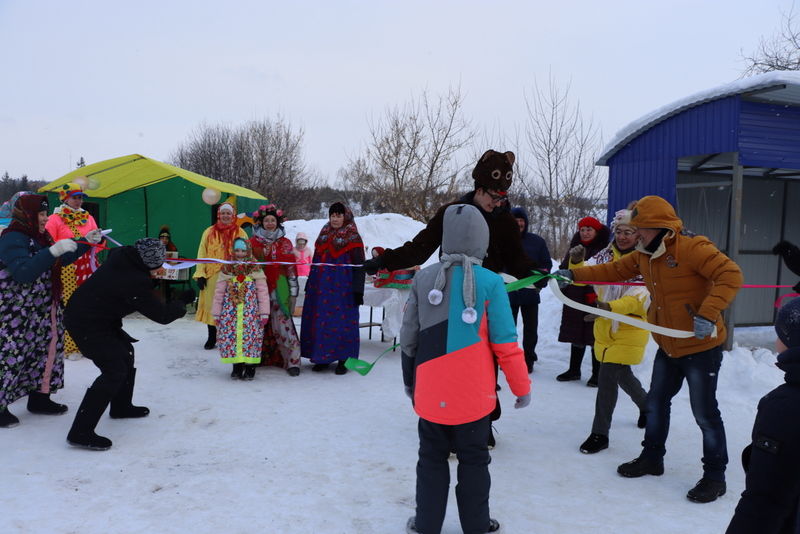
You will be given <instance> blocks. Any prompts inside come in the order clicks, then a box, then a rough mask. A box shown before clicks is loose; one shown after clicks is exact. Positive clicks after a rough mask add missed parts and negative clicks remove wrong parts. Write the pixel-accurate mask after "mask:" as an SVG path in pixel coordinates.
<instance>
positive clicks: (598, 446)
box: [580, 433, 608, 454]
mask: <svg viewBox="0 0 800 534" xmlns="http://www.w3.org/2000/svg"><path fill="white" fill-rule="evenodd" d="M607 448H608V436H604V435H602V434H595V433H592V434H589V437H588V438H586V441H584V442H583V443H582V444H581V447H580V451H581V452H582V453H583V454H594V453H596V452H600V451H602V450H603V449H607Z"/></svg>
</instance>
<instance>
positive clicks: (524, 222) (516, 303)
mask: <svg viewBox="0 0 800 534" xmlns="http://www.w3.org/2000/svg"><path fill="white" fill-rule="evenodd" d="M511 215H513V216H514V218H515V219H516V220H517V224H518V225H519V232H520V237H521V238H522V248H523V250H524V251H525V254H527V256H528V257H529V258H530V259H532V260H533V261H535V262H536V263H538V264H539V270H540V271H544V272H550V265H551V264H552V259H551V258H550V251H549V250H548V249H547V243H546V242H545V240H544V239H543V238H542V237H541V236H539V235H537V234H534V233H532V232H528V212H527V211H525V208H522V207H517V208H514V209H512V210H511ZM545 285H547V282H546V280H542V281H541V282H537V284H536V287H535V288H533V287H530V288H527V287H526V288H524V289H520V290H517V291H512V292H511V293H509V294H508V300H509V301H510V303H511V313H512V314H513V315H514V323H515V324H516V322H517V313H518V312H519V311H520V310H521V311H522V349H523V350H524V352H525V364H526V365H527V366H528V373H531V372H533V362H535V361H537V360H538V357H537V356H536V343H537V341H539V332H538V330H539V302H540V298H539V291H540V290H541V288H542V287H544V286H545Z"/></svg>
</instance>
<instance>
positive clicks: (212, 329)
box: [203, 325, 217, 350]
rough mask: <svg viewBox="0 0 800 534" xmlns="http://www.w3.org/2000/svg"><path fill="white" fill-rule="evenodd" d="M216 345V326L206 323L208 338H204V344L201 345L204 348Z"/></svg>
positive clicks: (208, 348)
mask: <svg viewBox="0 0 800 534" xmlns="http://www.w3.org/2000/svg"><path fill="white" fill-rule="evenodd" d="M216 346H217V327H216V326H211V325H208V339H207V340H206V344H205V345H203V348H204V349H206V350H211V349H213V348H214V347H216Z"/></svg>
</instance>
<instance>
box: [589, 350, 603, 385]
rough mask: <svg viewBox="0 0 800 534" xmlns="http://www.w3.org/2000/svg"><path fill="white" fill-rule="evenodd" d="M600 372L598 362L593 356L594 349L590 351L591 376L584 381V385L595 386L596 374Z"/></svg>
mask: <svg viewBox="0 0 800 534" xmlns="http://www.w3.org/2000/svg"><path fill="white" fill-rule="evenodd" d="M599 373H600V362H599V361H597V358H595V357H594V350H593V351H592V376H590V377H589V380H587V381H586V385H587V386H589V387H590V388H596V387H597V375H598V374H599Z"/></svg>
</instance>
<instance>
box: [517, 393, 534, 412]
mask: <svg viewBox="0 0 800 534" xmlns="http://www.w3.org/2000/svg"><path fill="white" fill-rule="evenodd" d="M530 403H531V394H530V393H528V394H527V395H523V396H521V397H517V400H516V401H515V402H514V408H524V407H526V406H527V405H529V404H530Z"/></svg>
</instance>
